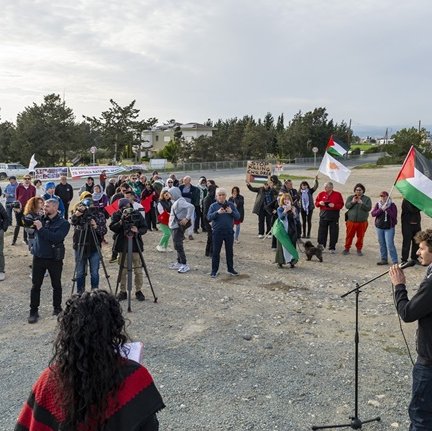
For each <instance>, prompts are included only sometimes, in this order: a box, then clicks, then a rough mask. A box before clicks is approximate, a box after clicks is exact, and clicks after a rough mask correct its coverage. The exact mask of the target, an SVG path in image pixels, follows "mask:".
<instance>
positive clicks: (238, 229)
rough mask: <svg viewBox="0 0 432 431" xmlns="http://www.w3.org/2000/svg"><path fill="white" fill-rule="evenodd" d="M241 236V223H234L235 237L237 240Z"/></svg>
mask: <svg viewBox="0 0 432 431" xmlns="http://www.w3.org/2000/svg"><path fill="white" fill-rule="evenodd" d="M239 236H240V224H236V225H234V239H235V240H236V241H237V240H238V239H239Z"/></svg>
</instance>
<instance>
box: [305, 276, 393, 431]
mask: <svg viewBox="0 0 432 431" xmlns="http://www.w3.org/2000/svg"><path fill="white" fill-rule="evenodd" d="M388 272H389V271H386V272H384V273H382V274H380V275H378V276H377V277H375V278H373V279H372V280H369V281H366V282H365V283H363V284H358V283H356V287H355V288H354V289H352V290H350V291H349V292H346V293H344V294H343V295H341V298H345V297H346V296H348V295H350V294H351V293H354V292H355V294H356V301H355V305H356V308H355V335H354V343H355V356H354V357H355V363H354V364H355V365H354V366H355V368H354V369H355V383H354V416H350V417H349V418H350V419H351V422H350V423H347V424H340V425H320V426H315V425H314V426H312V429H313V430H322V429H326V428H346V427H350V428H352V429H353V430H359V429H361V428H362V426H363V424H366V423H369V422H379V421H380V420H381V418H380V417H379V416H377V417H376V418H373V419H368V420H365V421H362V420H360V418H359V416H358V386H359V385H358V360H359V341H360V337H359V329H358V324H359V296H360V288H361V287H363V286H366V285H367V284H369V283H371V282H372V281H374V280H376V279H377V278H380V277H382V276H383V275H385V274H387V273H388Z"/></svg>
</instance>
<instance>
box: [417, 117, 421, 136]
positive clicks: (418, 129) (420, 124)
mask: <svg viewBox="0 0 432 431" xmlns="http://www.w3.org/2000/svg"><path fill="white" fill-rule="evenodd" d="M420 130H421V120H419V128H418V131H419V133H420Z"/></svg>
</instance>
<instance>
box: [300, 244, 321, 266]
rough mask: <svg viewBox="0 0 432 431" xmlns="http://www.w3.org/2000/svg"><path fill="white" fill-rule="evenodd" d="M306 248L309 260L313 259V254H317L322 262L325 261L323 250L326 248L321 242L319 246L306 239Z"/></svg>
mask: <svg viewBox="0 0 432 431" xmlns="http://www.w3.org/2000/svg"><path fill="white" fill-rule="evenodd" d="M304 248H305V253H306V256H307V260H311V259H312V256H316V257H317V258H318V260H319V261H320V262H322V261H323V259H322V252H323V250H324V247H323V246H322V245H321V244H319V245H318V247H315V246H314V245H313V244H312V243H311V242H310V241H306V242H305V244H304Z"/></svg>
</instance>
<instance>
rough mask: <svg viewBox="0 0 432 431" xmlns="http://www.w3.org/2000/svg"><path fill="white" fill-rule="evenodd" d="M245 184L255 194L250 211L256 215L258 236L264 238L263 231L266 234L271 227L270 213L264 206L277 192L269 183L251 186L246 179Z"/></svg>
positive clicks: (268, 203)
mask: <svg viewBox="0 0 432 431" xmlns="http://www.w3.org/2000/svg"><path fill="white" fill-rule="evenodd" d="M246 186H247V188H248V189H249V190H250V191H251V192H254V193H256V194H257V196H256V198H255V204H254V207H253V210H252V212H253V213H254V214H256V215H257V216H258V238H264V233H265V234H266V235H267V234H268V233H269V232H270V230H271V227H272V226H271V214H270V213H269V212H268V211H266V206H267V205H270V204H271V203H272V202H273V201H274V199H276V196H277V192H276V190H275V189H274V188H273V187H271V185H270V184H269V183H265V184H264V185H263V186H261V187H252V186H251V185H250V182H249V181H246ZM264 224H265V227H266V230H265V231H264Z"/></svg>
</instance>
